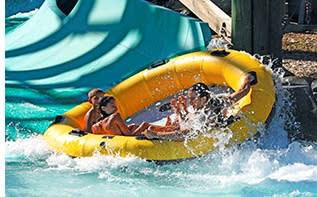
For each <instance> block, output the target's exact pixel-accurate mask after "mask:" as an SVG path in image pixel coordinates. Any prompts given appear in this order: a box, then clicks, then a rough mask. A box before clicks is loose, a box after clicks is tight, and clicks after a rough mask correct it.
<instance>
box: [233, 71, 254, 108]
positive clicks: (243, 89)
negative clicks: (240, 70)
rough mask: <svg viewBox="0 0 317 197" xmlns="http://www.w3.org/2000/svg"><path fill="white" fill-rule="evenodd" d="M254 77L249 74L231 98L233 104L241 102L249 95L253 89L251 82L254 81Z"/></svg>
mask: <svg viewBox="0 0 317 197" xmlns="http://www.w3.org/2000/svg"><path fill="white" fill-rule="evenodd" d="M252 78H253V76H252V75H251V74H247V75H246V76H245V77H244V79H243V83H242V85H241V86H240V88H239V89H238V90H237V91H236V92H234V93H232V94H231V95H230V96H229V98H230V99H231V100H232V101H233V102H237V101H239V100H240V99H241V98H243V97H244V96H246V95H247V94H248V92H249V91H250V87H251V84H250V82H251V80H252Z"/></svg>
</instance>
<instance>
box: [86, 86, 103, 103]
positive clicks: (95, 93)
mask: <svg viewBox="0 0 317 197" xmlns="http://www.w3.org/2000/svg"><path fill="white" fill-rule="evenodd" d="M98 93H102V94H103V93H104V91H103V90H102V89H100V88H94V89H91V90H90V91H89V92H88V101H90V100H91V99H92V97H94V96H96V95H97V94H98Z"/></svg>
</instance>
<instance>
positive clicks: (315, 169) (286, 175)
mask: <svg viewBox="0 0 317 197" xmlns="http://www.w3.org/2000/svg"><path fill="white" fill-rule="evenodd" d="M268 177H269V178H271V179H275V180H277V181H281V180H285V181H291V182H300V181H317V166H315V165H305V164H303V163H294V164H289V165H287V166H284V167H281V168H280V169H278V170H277V171H276V172H274V173H272V174H271V175H270V176H268Z"/></svg>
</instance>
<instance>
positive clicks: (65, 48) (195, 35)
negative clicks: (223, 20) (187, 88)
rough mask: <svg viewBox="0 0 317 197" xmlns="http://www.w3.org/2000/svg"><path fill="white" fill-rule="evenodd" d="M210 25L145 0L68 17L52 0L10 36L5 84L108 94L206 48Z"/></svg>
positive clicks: (88, 4)
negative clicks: (101, 90)
mask: <svg viewBox="0 0 317 197" xmlns="http://www.w3.org/2000/svg"><path fill="white" fill-rule="evenodd" d="M210 38H211V33H210V30H209V27H208V25H207V24H205V23H202V22H200V21H199V20H197V19H193V18H190V17H185V16H182V15H180V14H179V13H177V12H174V11H171V10H168V9H165V8H163V7H159V6H156V5H153V4H151V3H148V2H146V1H142V0H106V1H105V0H94V1H86V0H80V1H78V3H77V4H76V6H75V7H74V9H73V10H72V11H71V13H70V14H69V15H68V16H65V15H64V14H63V13H62V12H61V11H60V10H59V8H58V7H57V6H56V1H55V0H47V1H45V2H44V4H43V5H42V6H41V8H40V10H39V11H38V13H37V14H36V15H35V16H33V17H32V18H31V19H30V20H29V21H27V22H26V23H25V24H24V25H22V26H21V27H20V28H18V29H16V30H15V31H13V32H10V33H9V34H8V35H6V60H5V63H6V84H20V85H24V86H27V87H32V88H35V89H54V90H56V91H62V92H65V91H66V90H70V91H79V92H82V91H84V92H85V91H87V89H88V88H91V87H101V88H104V89H108V88H109V87H111V86H113V85H114V84H116V83H118V82H120V81H122V80H124V79H126V78H127V77H129V76H131V75H133V74H135V73H136V72H138V71H140V70H143V69H145V68H147V67H148V66H149V65H150V64H151V63H153V62H155V61H159V60H163V59H167V58H169V57H173V56H176V55H178V54H182V53H185V52H189V51H194V50H201V49H205V46H206V44H208V41H209V40H210Z"/></svg>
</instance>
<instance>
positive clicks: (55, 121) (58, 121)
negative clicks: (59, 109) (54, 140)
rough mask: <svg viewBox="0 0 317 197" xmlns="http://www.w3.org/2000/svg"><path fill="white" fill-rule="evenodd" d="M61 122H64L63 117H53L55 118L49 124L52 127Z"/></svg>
mask: <svg viewBox="0 0 317 197" xmlns="http://www.w3.org/2000/svg"><path fill="white" fill-rule="evenodd" d="M63 120H65V117H64V116H62V115H58V116H55V118H54V120H53V121H52V122H51V124H50V126H52V125H53V124H57V123H61V122H63Z"/></svg>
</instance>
